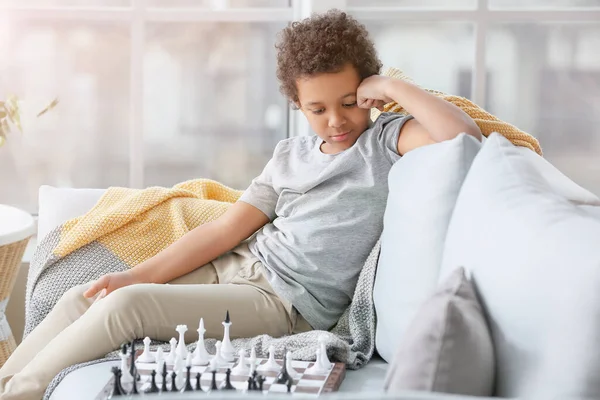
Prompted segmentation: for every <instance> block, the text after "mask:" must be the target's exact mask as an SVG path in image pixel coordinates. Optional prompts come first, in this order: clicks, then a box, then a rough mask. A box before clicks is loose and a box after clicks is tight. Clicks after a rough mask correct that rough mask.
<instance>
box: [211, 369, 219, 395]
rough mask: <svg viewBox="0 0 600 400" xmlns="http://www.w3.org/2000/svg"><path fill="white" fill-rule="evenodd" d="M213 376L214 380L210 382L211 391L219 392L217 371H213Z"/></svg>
mask: <svg viewBox="0 0 600 400" xmlns="http://www.w3.org/2000/svg"><path fill="white" fill-rule="evenodd" d="M211 374H212V380H211V381H210V391H211V392H212V391H215V390H219V387H218V386H217V371H216V370H212V371H211Z"/></svg>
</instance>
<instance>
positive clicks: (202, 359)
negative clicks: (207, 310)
mask: <svg viewBox="0 0 600 400" xmlns="http://www.w3.org/2000/svg"><path fill="white" fill-rule="evenodd" d="M197 331H198V343H196V349H195V350H194V358H193V360H192V365H208V361H209V360H210V355H209V354H208V351H206V347H205V346H204V334H205V333H206V329H204V318H200V324H199V325H198V329H197Z"/></svg>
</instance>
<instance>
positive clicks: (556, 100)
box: [487, 24, 600, 194]
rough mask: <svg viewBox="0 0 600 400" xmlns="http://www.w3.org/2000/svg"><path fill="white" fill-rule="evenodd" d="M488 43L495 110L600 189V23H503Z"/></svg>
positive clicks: (561, 164) (563, 167)
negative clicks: (534, 137) (535, 138)
mask: <svg viewBox="0 0 600 400" xmlns="http://www.w3.org/2000/svg"><path fill="white" fill-rule="evenodd" d="M487 48H488V52H487V66H488V71H489V74H490V75H491V84H490V87H489V92H490V93H489V95H490V103H489V105H488V108H489V110H490V111H491V112H493V113H494V114H496V115H497V116H498V117H500V118H503V119H505V120H506V121H508V122H510V123H512V124H515V125H516V126H518V127H519V128H521V129H523V130H525V131H527V132H529V133H531V134H533V135H534V136H536V137H537V138H538V139H539V140H540V142H541V145H542V149H543V150H544V156H545V157H546V158H547V159H548V160H549V161H550V162H551V163H553V164H554V165H555V166H556V167H557V168H558V169H560V170H561V171H562V172H563V173H564V174H566V175H567V176H569V177H570V178H571V179H573V180H574V181H575V182H577V183H578V184H580V185H582V186H584V187H585V188H586V189H588V190H591V191H593V192H594V193H596V194H600V163H598V160H599V159H600V52H598V49H599V48H600V24H577V25H576V24H570V25H563V24H560V25H559V24H535V25H534V24H525V25H522V24H510V25H508V24H507V25H497V26H494V27H493V28H492V29H491V31H490V34H489V37H488V41H487Z"/></svg>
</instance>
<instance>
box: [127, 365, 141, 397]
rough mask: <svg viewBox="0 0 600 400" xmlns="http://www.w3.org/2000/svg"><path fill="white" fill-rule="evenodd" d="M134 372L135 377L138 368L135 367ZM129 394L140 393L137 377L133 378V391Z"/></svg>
mask: <svg viewBox="0 0 600 400" xmlns="http://www.w3.org/2000/svg"><path fill="white" fill-rule="evenodd" d="M133 373H134V374H135V375H133V376H134V377H135V376H137V368H134V369H133ZM129 394H130V395H133V394H140V392H138V388H137V379H136V378H133V382H132V383H131V392H130V393H129Z"/></svg>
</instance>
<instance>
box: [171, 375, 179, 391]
mask: <svg viewBox="0 0 600 400" xmlns="http://www.w3.org/2000/svg"><path fill="white" fill-rule="evenodd" d="M175 378H177V374H176V373H175V371H173V372H171V392H179V389H177V384H176V383H175Z"/></svg>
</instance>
